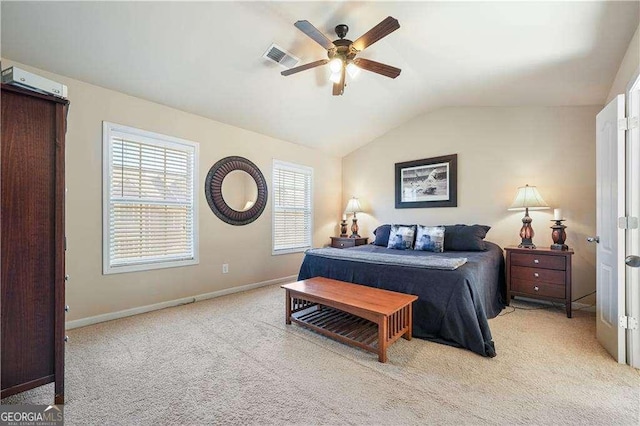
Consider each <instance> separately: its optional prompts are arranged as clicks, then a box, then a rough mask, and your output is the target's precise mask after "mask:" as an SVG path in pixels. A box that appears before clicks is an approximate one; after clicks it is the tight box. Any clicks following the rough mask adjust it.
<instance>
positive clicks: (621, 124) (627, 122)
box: [618, 116, 639, 130]
mask: <svg viewBox="0 0 640 426" xmlns="http://www.w3.org/2000/svg"><path fill="white" fill-rule="evenodd" d="M638 121H639V120H638V117H637V116H635V117H625V118H620V119H618V130H629V129H635V128H636V127H638V125H639V124H638Z"/></svg>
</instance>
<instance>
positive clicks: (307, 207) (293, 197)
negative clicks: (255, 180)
mask: <svg viewBox="0 0 640 426" xmlns="http://www.w3.org/2000/svg"><path fill="white" fill-rule="evenodd" d="M312 188H313V169H312V168H310V167H305V166H300V165H296V164H291V163H285V162H282V161H278V160H274V162H273V254H282V253H292V252H296V251H304V250H306V249H308V248H310V247H311V233H312V229H313V223H312V221H313V211H312V199H313V194H312Z"/></svg>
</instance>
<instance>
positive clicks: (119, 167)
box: [102, 122, 198, 274]
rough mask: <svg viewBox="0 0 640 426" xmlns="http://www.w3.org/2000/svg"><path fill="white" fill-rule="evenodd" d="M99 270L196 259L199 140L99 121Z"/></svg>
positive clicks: (115, 270) (161, 265)
mask: <svg viewBox="0 0 640 426" xmlns="http://www.w3.org/2000/svg"><path fill="white" fill-rule="evenodd" d="M102 137H103V149H104V152H103V156H104V157H103V167H104V170H103V188H102V192H103V205H102V209H103V231H102V239H103V273H105V274H113V273H118V272H131V271H141V270H147V269H157V268H170V267H174V266H184V265H193V264H197V263H198V205H197V204H198V203H197V197H196V195H195V194H196V192H195V191H196V189H195V185H196V184H197V182H198V175H197V167H196V165H197V164H198V144H197V143H194V142H189V141H185V140H182V139H177V138H173V137H170V136H164V135H159V134H156V133H151V132H146V131H143V130H138V129H134V128H132V127H127V126H121V125H118V124H113V123H107V122H104V123H103V126H102Z"/></svg>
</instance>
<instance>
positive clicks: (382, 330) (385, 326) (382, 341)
mask: <svg viewBox="0 0 640 426" xmlns="http://www.w3.org/2000/svg"><path fill="white" fill-rule="evenodd" d="M388 332H389V317H388V316H384V317H382V318H381V319H380V322H379V323H378V361H380V362H387V334H388Z"/></svg>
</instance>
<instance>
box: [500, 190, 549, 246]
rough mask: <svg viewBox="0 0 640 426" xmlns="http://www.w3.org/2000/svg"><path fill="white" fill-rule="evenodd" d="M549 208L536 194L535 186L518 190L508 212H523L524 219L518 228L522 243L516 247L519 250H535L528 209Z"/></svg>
mask: <svg viewBox="0 0 640 426" xmlns="http://www.w3.org/2000/svg"><path fill="white" fill-rule="evenodd" d="M548 208H549V206H548V205H547V203H546V202H545V201H544V200H543V199H542V196H541V195H540V193H539V192H538V190H537V189H536V187H535V186H529V185H525V186H521V187H520V188H518V193H517V194H516V198H515V200H513V204H511V207H509V210H524V211H525V213H524V217H523V218H522V228H520V238H522V242H521V243H520V244H519V245H518V247H521V248H532V249H534V248H536V246H535V244H533V236H534V235H535V234H534V232H533V228H532V227H531V222H532V219H531V218H530V217H529V209H531V210H545V209H548Z"/></svg>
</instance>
